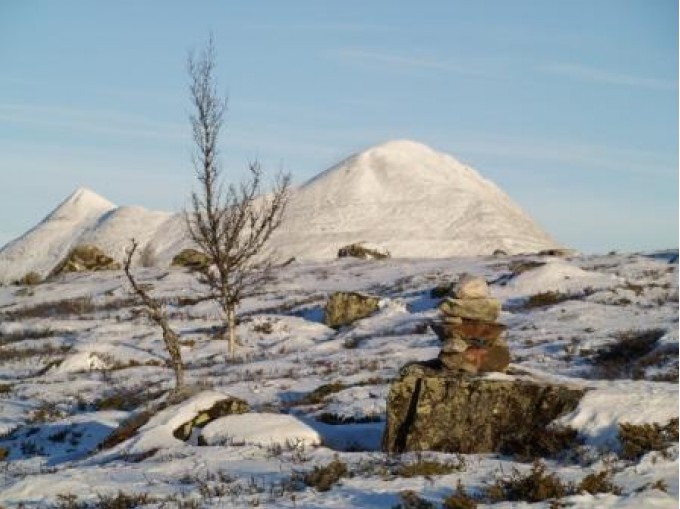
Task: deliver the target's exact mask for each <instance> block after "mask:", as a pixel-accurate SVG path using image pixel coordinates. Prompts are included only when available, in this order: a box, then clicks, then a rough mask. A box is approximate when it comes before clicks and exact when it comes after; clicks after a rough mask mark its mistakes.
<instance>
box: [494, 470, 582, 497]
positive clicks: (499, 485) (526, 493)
mask: <svg viewBox="0 0 680 509" xmlns="http://www.w3.org/2000/svg"><path fill="white" fill-rule="evenodd" d="M571 491H573V488H571V487H570V486H569V485H568V484H564V483H563V482H562V481H561V480H560V478H559V477H557V475H556V474H554V473H549V472H547V468H546V466H545V463H542V462H540V461H538V460H536V461H534V464H533V465H532V467H531V470H530V471H529V472H528V473H527V474H525V475H522V473H521V472H520V471H519V470H517V469H515V468H513V470H512V473H511V474H510V476H509V477H507V478H502V479H497V480H496V482H495V483H494V484H493V485H492V486H489V487H488V488H487V489H486V495H487V496H488V497H489V499H491V501H493V502H500V501H502V500H509V501H511V502H516V501H520V500H523V501H526V502H542V501H544V500H549V499H559V498H562V497H564V496H565V495H568V494H569V493H570V492H571Z"/></svg>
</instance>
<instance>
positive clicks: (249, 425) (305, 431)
mask: <svg viewBox="0 0 680 509" xmlns="http://www.w3.org/2000/svg"><path fill="white" fill-rule="evenodd" d="M201 436H202V437H203V439H204V440H205V442H206V443H207V444H208V445H219V444H225V443H226V444H228V443H245V444H249V445H260V446H264V447H266V446H270V445H273V444H278V445H282V446H291V445H292V446H297V447H305V446H311V445H319V444H320V443H321V437H320V436H319V434H318V433H317V432H316V431H314V430H313V429H312V428H310V427H309V426H307V425H306V424H305V423H303V422H302V421H300V420H299V419H296V418H295V417H293V416H292V415H284V414H271V413H249V414H239V415H227V416H226V417H221V418H219V419H216V420H214V421H212V422H211V423H209V424H207V425H206V426H205V427H204V428H203V432H202V433H201Z"/></svg>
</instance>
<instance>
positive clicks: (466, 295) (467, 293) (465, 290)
mask: <svg viewBox="0 0 680 509" xmlns="http://www.w3.org/2000/svg"><path fill="white" fill-rule="evenodd" d="M488 297H489V285H487V284H486V279H484V278H483V277H474V276H468V275H466V276H463V277H462V278H461V280H460V281H458V284H456V298H457V299H487V298H488Z"/></svg>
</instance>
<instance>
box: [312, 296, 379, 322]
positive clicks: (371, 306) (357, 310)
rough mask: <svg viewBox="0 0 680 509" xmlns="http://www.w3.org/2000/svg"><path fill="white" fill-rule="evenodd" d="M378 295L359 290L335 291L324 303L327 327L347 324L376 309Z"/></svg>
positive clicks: (368, 314)
mask: <svg viewBox="0 0 680 509" xmlns="http://www.w3.org/2000/svg"><path fill="white" fill-rule="evenodd" d="M379 302H380V298H379V297H375V296H373V295H366V294H364V293H359V292H336V293H334V294H333V295H331V296H330V297H329V299H328V302H327V303H326V313H325V318H324V321H325V323H326V325H328V326H329V327H333V328H337V327H342V326H343V325H349V324H351V323H352V322H355V321H356V320H359V319H361V318H366V317H367V316H370V315H372V314H373V313H375V311H377V309H378V304H379Z"/></svg>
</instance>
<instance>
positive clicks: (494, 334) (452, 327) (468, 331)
mask: <svg viewBox="0 0 680 509" xmlns="http://www.w3.org/2000/svg"><path fill="white" fill-rule="evenodd" d="M430 327H431V328H432V330H433V331H434V333H435V334H436V335H437V337H439V339H440V340H441V341H442V342H444V341H446V340H447V339H450V338H454V337H457V338H461V339H465V340H472V339H483V340H486V341H487V342H488V343H489V344H494V343H496V342H497V341H499V340H500V339H501V337H502V336H503V333H504V332H505V329H506V326H505V325H503V324H501V323H493V322H479V321H476V320H463V319H460V318H459V319H458V321H457V322H451V321H448V320H438V321H432V322H430Z"/></svg>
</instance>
